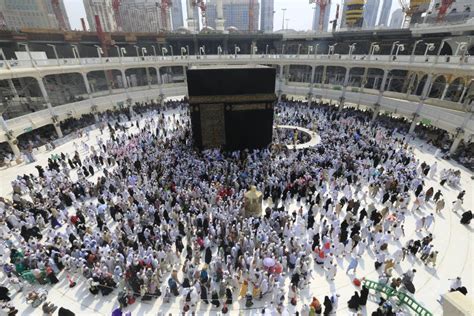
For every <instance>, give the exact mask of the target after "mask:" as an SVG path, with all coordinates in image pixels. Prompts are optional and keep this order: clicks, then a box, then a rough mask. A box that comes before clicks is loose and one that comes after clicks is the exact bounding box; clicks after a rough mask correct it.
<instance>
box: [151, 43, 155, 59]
mask: <svg viewBox="0 0 474 316" xmlns="http://www.w3.org/2000/svg"><path fill="white" fill-rule="evenodd" d="M151 48H153V56H155V57H156V48H155V45H151Z"/></svg>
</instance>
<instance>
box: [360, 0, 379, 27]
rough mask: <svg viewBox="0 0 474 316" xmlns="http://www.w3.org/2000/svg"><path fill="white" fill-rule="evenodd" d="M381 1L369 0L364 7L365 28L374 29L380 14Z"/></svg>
mask: <svg viewBox="0 0 474 316" xmlns="http://www.w3.org/2000/svg"><path fill="white" fill-rule="evenodd" d="M379 3H380V1H379V0H367V2H366V3H365V6H364V27H367V28H373V27H375V23H376V22H377V15H378V13H379Z"/></svg>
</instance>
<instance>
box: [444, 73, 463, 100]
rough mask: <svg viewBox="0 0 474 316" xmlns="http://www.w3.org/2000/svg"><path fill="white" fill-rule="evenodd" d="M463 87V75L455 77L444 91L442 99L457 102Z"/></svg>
mask: <svg viewBox="0 0 474 316" xmlns="http://www.w3.org/2000/svg"><path fill="white" fill-rule="evenodd" d="M465 88H466V79H465V78H463V77H457V78H455V79H454V80H452V81H451V83H450V84H449V88H448V90H447V91H446V95H445V97H444V99H445V100H447V101H452V102H459V101H460V99H461V97H462V94H463V91H464V89H465Z"/></svg>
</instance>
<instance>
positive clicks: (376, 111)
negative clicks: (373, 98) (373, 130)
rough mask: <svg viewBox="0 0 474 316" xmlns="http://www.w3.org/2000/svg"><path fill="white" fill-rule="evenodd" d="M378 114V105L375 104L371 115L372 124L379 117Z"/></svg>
mask: <svg viewBox="0 0 474 316" xmlns="http://www.w3.org/2000/svg"><path fill="white" fill-rule="evenodd" d="M379 113H380V104H378V103H376V104H374V114H373V115H372V122H373V121H375V120H376V119H377V116H379Z"/></svg>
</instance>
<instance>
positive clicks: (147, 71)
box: [145, 67, 151, 89]
mask: <svg viewBox="0 0 474 316" xmlns="http://www.w3.org/2000/svg"><path fill="white" fill-rule="evenodd" d="M145 73H146V82H147V84H148V89H151V78H150V70H148V67H145Z"/></svg>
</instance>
